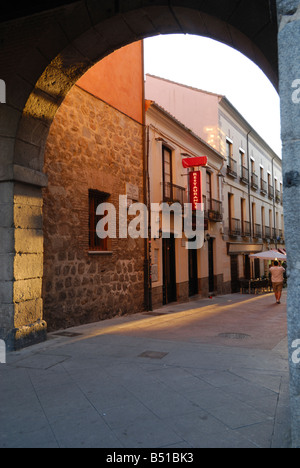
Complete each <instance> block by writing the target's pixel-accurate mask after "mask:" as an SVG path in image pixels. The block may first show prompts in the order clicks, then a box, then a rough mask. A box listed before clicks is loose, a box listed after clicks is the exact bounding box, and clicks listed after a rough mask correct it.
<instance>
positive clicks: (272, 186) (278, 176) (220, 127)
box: [145, 75, 284, 295]
mask: <svg viewBox="0 0 300 468" xmlns="http://www.w3.org/2000/svg"><path fill="white" fill-rule="evenodd" d="M145 93H146V98H147V99H149V100H153V101H155V102H156V103H157V104H158V105H159V106H161V107H162V108H163V109H165V112H167V113H168V114H170V115H171V116H173V118H174V119H176V120H177V121H180V122H181V123H182V125H184V126H185V127H186V128H187V129H189V130H190V131H191V132H193V134H194V135H196V136H198V137H199V138H201V139H203V140H204V141H205V142H206V143H207V144H208V145H209V146H210V147H212V148H214V149H215V151H216V154H218V155H219V158H220V159H219V161H221V160H222V158H223V167H222V168H221V167H219V168H218V169H217V168H216V167H215V168H214V170H212V169H211V168H208V169H207V170H206V175H205V177H204V179H203V180H205V185H206V187H205V188H206V193H205V191H204V192H203V193H204V202H205V213H206V217H207V219H208V221H209V222H208V224H207V225H206V228H207V232H206V239H207V245H208V251H207V253H206V259H205V260H204V259H202V264H203V265H204V267H205V266H207V265H208V272H207V273H208V275H207V277H206V279H203V280H200V281H199V284H200V285H201V284H204V285H205V286H204V287H203V288H201V287H200V288H199V293H201V294H203V295H205V294H206V293H207V292H208V291H209V292H210V293H213V292H216V293H218V292H220V291H227V292H230V291H232V292H236V291H239V288H240V280H241V279H250V278H259V277H262V276H263V275H265V274H267V273H268V270H267V265H266V264H265V263H264V262H263V261H259V260H257V261H255V262H253V261H250V258H249V255H250V254H252V253H256V252H260V251H262V250H267V249H269V248H275V247H280V248H284V221H283V206H282V165H281V159H280V158H279V157H278V156H277V155H276V154H275V153H274V151H273V150H272V149H271V148H270V147H269V146H268V145H267V143H266V142H265V141H264V140H263V139H262V138H261V137H260V136H259V135H258V133H257V132H256V131H255V130H254V129H253V128H252V127H251V126H250V125H249V124H248V122H247V121H246V120H245V119H244V118H243V116H242V115H241V114H240V113H239V112H238V111H237V110H236V109H235V108H234V106H233V105H232V104H231V103H230V102H229V101H228V99H227V98H226V97H224V96H221V95H217V94H213V93H209V92H205V91H202V90H198V89H195V88H191V87H188V86H184V85H181V84H178V83H174V82H172V81H169V80H165V79H162V78H158V77H154V76H151V75H147V78H146V85H145ZM216 175H218V177H216ZM220 202H221V203H222V223H220V222H218V223H217V224H216V223H214V222H213V223H212V222H211V216H212V214H211V213H214V212H215V208H216V207H219V203H220ZM203 253H204V251H203ZM203 253H202V252H201V253H200V256H201V258H203ZM219 270H220V271H219ZM199 279H200V278H199ZM207 282H208V288H207ZM220 285H222V286H220Z"/></svg>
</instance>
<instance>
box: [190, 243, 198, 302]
mask: <svg viewBox="0 0 300 468" xmlns="http://www.w3.org/2000/svg"><path fill="white" fill-rule="evenodd" d="M198 292H199V289H198V250H196V249H191V250H189V296H190V297H192V296H196V294H198Z"/></svg>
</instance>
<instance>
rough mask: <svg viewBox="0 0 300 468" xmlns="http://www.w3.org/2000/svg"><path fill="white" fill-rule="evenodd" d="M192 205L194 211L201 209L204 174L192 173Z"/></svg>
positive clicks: (190, 175)
mask: <svg viewBox="0 0 300 468" xmlns="http://www.w3.org/2000/svg"><path fill="white" fill-rule="evenodd" d="M189 177H190V203H191V204H192V206H193V211H197V210H200V209H201V206H200V203H202V174H201V172H200V171H195V172H190V174H189Z"/></svg>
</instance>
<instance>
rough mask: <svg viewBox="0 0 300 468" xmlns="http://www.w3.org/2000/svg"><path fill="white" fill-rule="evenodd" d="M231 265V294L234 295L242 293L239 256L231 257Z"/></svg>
mask: <svg viewBox="0 0 300 468" xmlns="http://www.w3.org/2000/svg"><path fill="white" fill-rule="evenodd" d="M230 264H231V292H232V293H233V294H234V293H238V292H239V291H240V283H239V263H238V256H237V255H232V256H231V257H230Z"/></svg>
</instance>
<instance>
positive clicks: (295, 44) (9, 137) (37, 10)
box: [0, 0, 300, 446]
mask: <svg viewBox="0 0 300 468" xmlns="http://www.w3.org/2000/svg"><path fill="white" fill-rule="evenodd" d="M276 4H277V14H278V18H279V59H280V67H279V68H280V96H281V101H282V137H283V143H284V152H283V154H284V163H283V172H284V189H285V190H284V205H285V223H286V226H287V229H286V240H287V249H288V255H289V267H290V284H289V287H290V293H289V305H288V316H289V330H290V333H289V337H290V342H289V346H290V355H291V362H290V364H291V377H292V381H291V387H292V395H293V408H292V409H293V416H294V417H293V428H294V444H295V446H300V430H299V427H300V409H299V408H300V404H299V399H300V397H299V395H300V376H299V362H298V361H299V359H298V353H297V346H298V345H299V340H300V320H299V317H298V315H299V314H298V305H299V303H300V297H299V294H300V287H299V279H298V278H299V262H300V259H299V253H298V252H299V247H300V239H299V232H300V229H299V219H298V215H297V213H299V201H300V190H299V182H300V177H299V174H300V167H299V168H298V165H299V158H297V156H298V154H299V150H300V148H298V147H299V144H300V143H299V141H300V138H299V128H300V126H299V112H298V109H299V102H300V100H299V92H298V90H299V87H300V60H299V37H300V21H299V20H300V15H299V10H300V4H299V1H298V0H276V2H275V0H253V1H251V2H249V1H247V0H227V1H226V2H225V1H224V2H219V1H217V0H216V1H215V0H210V1H206V0H171V1H170V0H129V1H127V0H126V1H125V0H116V1H115V0H105V1H101V2H98V1H95V0H86V1H83V0H82V1H79V2H78V1H77V2H72V1H71V0H65V1H58V0H57V1H55V2H51V10H50V9H49V7H48V3H47V2H45V3H44V4H43V6H37V7H32V8H31V10H30V11H27V10H25V9H24V8H25V7H23V6H20V7H18V8H17V10H15V9H14V8H13V5H12V6H11V7H10V6H7V7H6V11H5V13H4V20H5V22H2V23H1V28H0V43H1V52H0V62H1V74H2V75H1V79H2V80H4V81H5V83H6V91H7V95H6V104H1V108H0V147H1V153H0V163H1V166H0V182H1V183H0V215H1V216H0V218H1V219H0V223H1V224H0V237H1V245H0V256H1V264H0V298H1V311H0V338H6V340H7V341H8V342H10V343H11V346H12V347H18V346H19V347H20V346H23V345H26V344H29V343H32V342H34V341H35V340H40V339H43V338H44V337H45V323H43V320H42V319H43V315H42V299H41V278H42V274H43V272H42V264H43V260H42V259H43V247H42V244H43V233H42V224H41V219H42V200H41V188H42V187H44V186H45V185H46V184H47V177H46V175H45V174H44V173H43V152H44V146H45V142H46V139H47V135H48V132H49V128H50V125H51V122H52V120H53V117H54V115H55V113H56V111H57V109H58V108H59V106H60V103H61V102H62V101H63V99H64V97H65V96H66V94H67V93H68V91H69V90H70V89H71V87H72V86H73V84H74V83H75V82H76V81H77V79H78V78H79V77H80V76H81V75H82V74H83V73H84V72H85V71H86V70H87V69H88V68H89V67H91V66H92V65H93V64H94V63H96V62H97V61H99V60H100V59H102V58H103V57H105V56H106V55H108V54H109V53H111V52H112V51H114V50H116V49H118V48H119V47H121V46H123V45H126V44H129V43H131V42H134V41H136V40H138V39H141V38H144V37H149V36H154V35H157V34H164V33H191V34H198V35H204V36H207V37H211V38H214V39H216V40H219V41H221V42H224V43H226V44H228V45H231V46H232V47H235V48H237V49H238V50H240V51H241V52H242V53H244V54H245V55H247V56H248V57H249V58H250V59H252V60H253V61H254V62H255V63H257V65H258V66H260V68H261V69H262V70H263V71H264V72H265V73H266V75H267V76H268V77H269V78H270V80H271V81H272V83H273V84H274V85H275V87H277V85H278V53H277V50H278V49H277V33H278V24H277V18H276ZM54 7H55V8H54ZM4 20H2V21H4ZM289 252H290V253H289ZM295 252H297V254H296V253H295Z"/></svg>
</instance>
